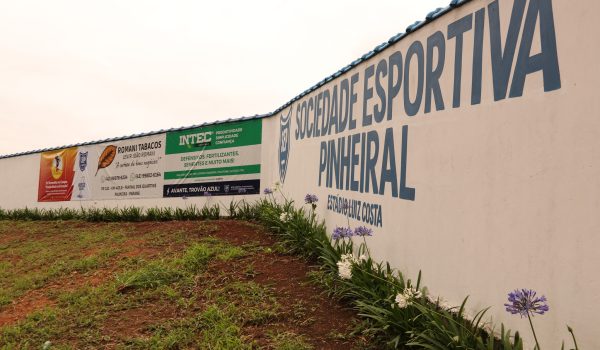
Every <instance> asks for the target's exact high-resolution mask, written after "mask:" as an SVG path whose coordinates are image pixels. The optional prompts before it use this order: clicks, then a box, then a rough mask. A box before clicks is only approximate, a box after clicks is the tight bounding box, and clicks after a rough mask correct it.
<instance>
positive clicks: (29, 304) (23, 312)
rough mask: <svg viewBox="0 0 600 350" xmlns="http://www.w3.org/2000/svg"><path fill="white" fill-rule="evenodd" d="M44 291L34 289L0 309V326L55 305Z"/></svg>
mask: <svg viewBox="0 0 600 350" xmlns="http://www.w3.org/2000/svg"><path fill="white" fill-rule="evenodd" d="M54 304H55V302H54V301H52V300H50V299H49V298H48V297H47V296H46V295H45V293H44V292H42V291H40V290H34V291H31V292H28V293H26V294H25V295H23V296H22V297H21V298H19V299H17V300H15V301H14V302H13V303H12V304H11V305H9V306H8V307H5V308H4V309H3V310H2V311H0V327H2V326H6V325H10V324H13V323H15V322H17V321H20V320H22V319H24V318H25V317H27V315H29V314H30V313H32V312H34V311H36V310H40V309H43V308H45V307H48V306H52V305H54Z"/></svg>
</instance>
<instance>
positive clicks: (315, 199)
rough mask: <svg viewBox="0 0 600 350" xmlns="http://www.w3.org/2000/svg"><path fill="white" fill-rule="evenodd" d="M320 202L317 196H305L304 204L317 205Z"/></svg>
mask: <svg viewBox="0 0 600 350" xmlns="http://www.w3.org/2000/svg"><path fill="white" fill-rule="evenodd" d="M318 201H319V198H318V197H317V195H315V194H307V195H306V196H304V202H305V203H306V204H315V203H317V202H318Z"/></svg>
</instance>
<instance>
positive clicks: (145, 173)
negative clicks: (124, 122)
mask: <svg viewBox="0 0 600 350" xmlns="http://www.w3.org/2000/svg"><path fill="white" fill-rule="evenodd" d="M164 144H165V135H164V134H161V135H154V136H147V137H143V138H137V139H129V140H121V141H116V142H114V143H110V144H106V143H105V144H100V145H93V146H87V147H83V148H81V149H80V151H79V152H78V160H79V161H78V164H77V168H76V171H77V175H76V177H77V181H76V185H77V188H76V193H77V194H76V195H75V196H74V198H73V199H75V200H77V199H79V200H85V199H125V198H127V199H135V198H156V197H162V185H163V181H162V176H163V171H164Z"/></svg>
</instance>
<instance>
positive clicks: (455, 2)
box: [0, 0, 473, 159]
mask: <svg viewBox="0 0 600 350" xmlns="http://www.w3.org/2000/svg"><path fill="white" fill-rule="evenodd" d="M471 1H473V0H452V1H451V2H450V4H449V5H448V6H447V7H443V8H442V7H439V8H437V9H435V10H433V11H431V12H429V13H428V14H427V16H426V17H425V20H424V21H416V22H415V23H413V24H411V25H409V26H408V27H407V28H406V30H405V32H404V33H398V34H396V35H394V36H392V37H391V38H390V39H388V40H387V41H386V42H384V43H381V44H379V45H377V46H375V48H373V50H371V51H369V52H367V53H366V54H364V55H362V56H361V57H359V58H357V59H356V60H354V61H352V62H351V63H350V64H348V65H347V66H345V67H343V68H342V69H340V70H339V71H337V72H335V73H333V74H331V75H330V76H328V77H326V78H325V79H323V80H321V81H320V82H318V83H317V84H315V85H313V86H311V87H310V88H308V89H306V90H305V91H304V92H302V93H301V94H299V95H297V96H296V97H294V98H292V99H291V100H289V101H288V102H287V103H285V104H284V105H283V106H281V107H279V108H277V109H276V110H275V111H273V112H272V113H267V114H257V115H254V116H247V117H241V118H229V119H226V120H221V121H214V122H205V123H202V124H197V125H191V126H185V127H180V128H171V129H166V130H165V129H161V130H157V131H150V132H146V133H140V134H133V135H129V136H121V137H113V138H108V139H104V140H96V141H89V142H83V143H77V144H72V145H66V146H60V147H49V148H44V149H37V150H33V151H27V152H20V153H13V154H8V155H3V156H2V155H0V159H3V158H11V157H18V156H23V155H27V154H33V153H40V152H46V151H52V150H57V149H62V148H69V147H75V146H85V145H94V144H98V143H104V142H112V141H119V140H127V139H131V138H136V137H143V136H150V135H156V134H161V133H164V132H169V131H180V130H187V129H193V128H198V127H202V126H210V125H217V124H225V123H234V122H239V121H244V120H249V119H262V118H267V117H272V116H274V115H276V114H277V113H279V112H280V111H282V110H283V109H285V108H287V107H289V106H290V105H291V104H292V103H294V102H296V101H298V100H299V99H301V98H302V97H304V96H306V95H308V94H309V93H311V92H313V91H315V90H316V89H318V88H320V87H321V86H323V85H325V84H327V83H329V82H331V81H332V80H334V79H337V78H339V77H340V76H342V75H343V74H344V73H346V72H348V71H349V70H351V69H352V68H354V67H356V66H357V65H359V64H360V63H362V62H364V61H366V60H368V59H370V58H371V57H373V56H375V55H376V54H377V53H379V52H381V51H383V50H385V49H387V48H388V47H390V46H391V45H393V44H395V43H397V42H398V41H400V40H402V39H403V38H404V37H406V36H407V35H408V34H410V33H412V32H414V31H416V30H418V29H420V28H421V27H423V26H425V25H427V24H429V23H430V22H432V21H434V20H436V19H437V18H440V17H441V16H443V15H444V14H446V13H448V12H450V11H452V10H453V9H455V8H457V7H460V6H462V5H464V4H466V3H468V2H471Z"/></svg>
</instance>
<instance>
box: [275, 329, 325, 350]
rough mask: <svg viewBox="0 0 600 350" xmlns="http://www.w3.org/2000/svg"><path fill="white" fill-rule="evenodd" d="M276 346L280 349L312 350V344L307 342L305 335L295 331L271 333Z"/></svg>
mask: <svg viewBox="0 0 600 350" xmlns="http://www.w3.org/2000/svg"><path fill="white" fill-rule="evenodd" d="M269 338H271V341H272V342H273V345H274V348H275V349H278V350H312V349H314V348H313V346H312V345H310V344H309V343H307V342H306V340H305V337H304V336H302V335H298V334H296V333H294V332H280V333H274V334H273V333H272V334H269Z"/></svg>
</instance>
